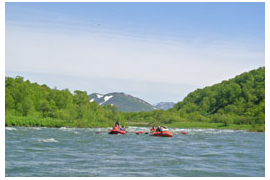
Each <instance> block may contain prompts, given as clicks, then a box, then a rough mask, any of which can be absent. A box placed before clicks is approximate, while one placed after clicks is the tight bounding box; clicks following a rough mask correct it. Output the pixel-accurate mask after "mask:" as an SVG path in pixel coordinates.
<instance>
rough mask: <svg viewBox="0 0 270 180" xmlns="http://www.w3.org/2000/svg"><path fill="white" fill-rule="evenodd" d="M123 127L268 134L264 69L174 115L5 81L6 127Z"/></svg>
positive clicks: (207, 92)
mask: <svg viewBox="0 0 270 180" xmlns="http://www.w3.org/2000/svg"><path fill="white" fill-rule="evenodd" d="M117 120H119V121H120V122H121V125H124V126H126V127H128V126H159V125H165V126H168V127H177V128H213V129H235V130H248V131H257V132H265V67H260V68H258V69H255V70H252V71H249V72H245V73H242V74H240V75H238V76H236V77H235V78H232V79H229V80H226V81H222V82H221V83H219V84H215V85H213V86H209V87H205V88H203V89H197V90H195V91H193V92H191V93H189V94H188V95H187V96H186V97H185V98H184V99H183V101H180V102H178V103H177V104H175V105H174V107H173V108H171V109H169V110H166V111H165V110H153V111H150V112H119V111H118V110H117V108H116V107H115V106H111V105H105V106H104V107H101V106H100V105H98V104H97V103H95V102H90V101H89V95H88V93H87V92H86V91H79V90H76V91H74V92H73V93H71V92H70V91H69V90H68V89H64V90H58V89H57V88H53V89H51V88H49V87H48V86H47V85H45V84H43V85H39V84H37V83H31V82H30V81H29V80H26V81H25V80H24V79H23V77H20V76H17V77H16V78H11V77H6V78H5V126H33V127H36V126H38V127H78V128H89V127H93V128H94V127H112V126H113V125H114V123H115V122H116V121H117Z"/></svg>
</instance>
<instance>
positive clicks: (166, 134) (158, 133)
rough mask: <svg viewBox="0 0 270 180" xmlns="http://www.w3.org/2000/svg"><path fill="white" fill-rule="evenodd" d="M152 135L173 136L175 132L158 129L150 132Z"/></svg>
mask: <svg viewBox="0 0 270 180" xmlns="http://www.w3.org/2000/svg"><path fill="white" fill-rule="evenodd" d="M150 136H161V137H173V133H172V132H170V131H167V130H165V131H164V130H163V131H156V132H153V133H151V134H150Z"/></svg>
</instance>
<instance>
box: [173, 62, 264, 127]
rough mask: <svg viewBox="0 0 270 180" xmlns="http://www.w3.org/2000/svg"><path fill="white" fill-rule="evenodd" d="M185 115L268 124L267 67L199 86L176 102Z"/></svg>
mask: <svg viewBox="0 0 270 180" xmlns="http://www.w3.org/2000/svg"><path fill="white" fill-rule="evenodd" d="M172 110H176V111H178V112H179V113H180V115H181V116H182V117H186V118H187V119H192V120H199V121H205V120H211V122H219V121H224V122H227V121H230V122H232V123H234V124H264V123H265V67H260V68H258V69H255V70H252V71H249V72H245V73H242V74H240V75H238V76H236V77H235V78H232V79H229V80H225V81H222V82H221V83H219V84H215V85H213V86H209V87H205V88H203V89H197V90H196V91H194V92H191V93H189V94H188V96H187V97H185V98H184V100H183V101H181V102H178V103H177V104H175V105H174V107H173V109H172Z"/></svg>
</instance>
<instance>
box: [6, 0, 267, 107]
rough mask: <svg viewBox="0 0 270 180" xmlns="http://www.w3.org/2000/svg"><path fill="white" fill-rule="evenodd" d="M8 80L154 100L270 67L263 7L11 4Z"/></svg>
mask: <svg viewBox="0 0 270 180" xmlns="http://www.w3.org/2000/svg"><path fill="white" fill-rule="evenodd" d="M5 15H6V17H5V18H6V21H5V25H6V27H5V28H6V34H5V36H6V47H5V48H6V59H5V70H6V75H7V76H15V75H21V76H24V77H25V78H26V79H29V80H30V81H35V82H38V83H41V84H42V83H45V84H48V85H49V86H50V87H55V86H57V88H58V89H63V88H69V89H70V90H71V91H73V90H76V89H80V90H86V91H87V92H88V93H94V92H98V93H109V92H114V91H118V92H126V93H130V94H131V95H133V96H137V97H139V98H142V99H144V100H146V101H148V102H150V103H156V102H160V101H173V102H178V101H180V100H182V99H183V98H184V97H185V96H186V95H187V94H188V93H189V92H191V91H193V90H195V89H197V88H203V87H205V86H209V85H212V84H215V83H219V82H221V81H222V80H224V79H229V78H233V77H234V76H236V75H237V74H240V73H242V72H244V71H248V70H251V69H255V68H258V67H260V66H264V65H265V4H264V3H182V2H181V3H180V2H179V3H176V2H174V3H5Z"/></svg>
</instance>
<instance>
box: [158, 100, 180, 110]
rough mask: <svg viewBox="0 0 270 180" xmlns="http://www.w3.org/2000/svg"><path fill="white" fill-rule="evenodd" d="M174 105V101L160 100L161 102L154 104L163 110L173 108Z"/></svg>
mask: <svg viewBox="0 0 270 180" xmlns="http://www.w3.org/2000/svg"><path fill="white" fill-rule="evenodd" d="M174 105H175V103H174V102H160V103H156V104H153V106H154V107H155V108H157V109H162V110H168V109H170V108H172V107H173V106H174Z"/></svg>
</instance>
